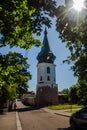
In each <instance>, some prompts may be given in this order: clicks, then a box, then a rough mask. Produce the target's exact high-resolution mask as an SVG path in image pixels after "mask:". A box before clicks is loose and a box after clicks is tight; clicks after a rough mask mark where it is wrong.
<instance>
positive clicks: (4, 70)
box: [0, 52, 31, 104]
mask: <svg viewBox="0 0 87 130" xmlns="http://www.w3.org/2000/svg"><path fill="white" fill-rule="evenodd" d="M0 57H1V58H0V74H1V75H0V100H1V101H0V103H2V104H3V103H4V102H5V101H6V100H7V99H10V100H11V101H14V100H15V98H16V96H17V94H22V93H23V92H25V91H27V90H28V80H29V79H31V75H30V72H29V71H28V68H29V64H28V63H27V59H26V58H24V57H23V56H22V55H21V54H19V53H12V52H9V53H8V54H7V55H3V56H2V55H0Z"/></svg>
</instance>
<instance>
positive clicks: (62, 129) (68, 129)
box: [57, 127, 71, 130]
mask: <svg viewBox="0 0 87 130" xmlns="http://www.w3.org/2000/svg"><path fill="white" fill-rule="evenodd" d="M57 130H71V129H70V127H69V128H58V129H57Z"/></svg>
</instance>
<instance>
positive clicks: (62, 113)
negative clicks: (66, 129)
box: [43, 107, 71, 117]
mask: <svg viewBox="0 0 87 130" xmlns="http://www.w3.org/2000/svg"><path fill="white" fill-rule="evenodd" d="M43 110H44V111H47V112H50V113H53V114H57V115H61V116H66V117H70V116H71V113H69V112H66V111H67V110H50V109H48V108H46V107H44V108H43ZM69 110H70V109H69Z"/></svg>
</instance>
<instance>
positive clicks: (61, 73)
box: [0, 0, 77, 91]
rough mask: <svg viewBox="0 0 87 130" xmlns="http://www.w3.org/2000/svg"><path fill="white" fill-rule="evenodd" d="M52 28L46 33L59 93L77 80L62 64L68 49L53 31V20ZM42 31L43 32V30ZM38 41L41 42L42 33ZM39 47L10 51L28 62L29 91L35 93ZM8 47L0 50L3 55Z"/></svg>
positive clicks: (62, 0) (61, 1)
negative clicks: (29, 75)
mask: <svg viewBox="0 0 87 130" xmlns="http://www.w3.org/2000/svg"><path fill="white" fill-rule="evenodd" d="M58 3H59V4H63V3H64V0H58ZM52 23H53V25H52V28H51V29H47V31H48V41H49V45H50V48H51V50H52V52H53V53H54V55H55V56H56V60H55V64H56V83H57V84H58V90H59V91H61V90H62V89H64V88H69V87H71V86H72V85H74V84H76V82H77V79H76V77H74V76H73V72H72V71H71V70H70V65H68V64H66V63H65V64H63V63H62V61H63V60H65V59H66V58H67V56H68V55H69V51H68V49H67V48H66V47H65V45H66V44H65V43H62V42H61V40H60V39H59V38H58V32H56V29H55V19H53V20H52ZM43 31H44V30H43ZM37 38H38V39H39V40H41V41H43V38H44V32H42V34H41V36H40V37H37ZM40 50H41V47H39V48H38V47H32V48H31V49H30V50H28V51H25V50H23V49H19V48H12V49H11V51H16V52H19V53H22V54H23V55H24V56H27V57H28V62H29V64H30V72H31V74H32V80H31V81H29V91H36V85H37V67H36V66H37V59H36V57H37V55H38V53H39V52H40ZM8 51H9V47H5V48H2V49H0V52H2V53H3V54H5V53H8Z"/></svg>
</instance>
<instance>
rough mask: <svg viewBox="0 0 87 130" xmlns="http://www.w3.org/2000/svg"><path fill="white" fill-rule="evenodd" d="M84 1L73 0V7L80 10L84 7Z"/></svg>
mask: <svg viewBox="0 0 87 130" xmlns="http://www.w3.org/2000/svg"><path fill="white" fill-rule="evenodd" d="M84 1H85V0H73V2H74V4H73V8H74V9H75V10H77V11H78V12H80V11H81V10H82V9H83V8H84Z"/></svg>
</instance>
